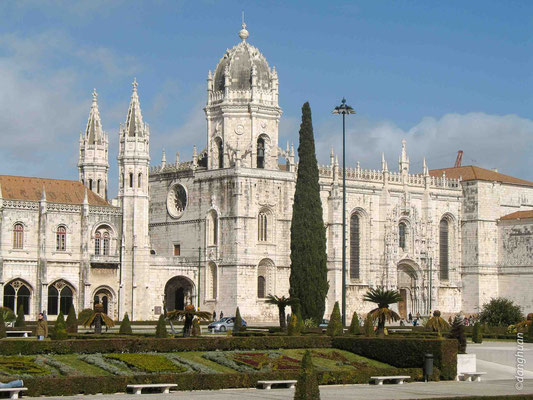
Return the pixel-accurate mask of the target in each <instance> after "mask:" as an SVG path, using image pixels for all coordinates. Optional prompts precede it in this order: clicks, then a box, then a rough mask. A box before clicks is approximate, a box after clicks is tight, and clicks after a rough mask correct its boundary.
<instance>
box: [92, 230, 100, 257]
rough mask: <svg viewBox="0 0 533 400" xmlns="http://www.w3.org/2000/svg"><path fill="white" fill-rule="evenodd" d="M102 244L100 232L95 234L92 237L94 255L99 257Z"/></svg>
mask: <svg viewBox="0 0 533 400" xmlns="http://www.w3.org/2000/svg"><path fill="white" fill-rule="evenodd" d="M101 242H102V235H101V234H100V232H96V235H94V254H95V255H97V256H99V255H100V247H101V244H102V243H101Z"/></svg>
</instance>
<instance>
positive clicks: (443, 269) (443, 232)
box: [439, 218, 449, 280]
mask: <svg viewBox="0 0 533 400" xmlns="http://www.w3.org/2000/svg"><path fill="white" fill-rule="evenodd" d="M439 228H440V229H439V261H440V279H442V280H448V277H449V273H448V260H449V258H448V247H449V235H448V231H449V229H448V228H449V227H448V220H446V219H445V218H443V219H442V220H441V221H440V226H439Z"/></svg>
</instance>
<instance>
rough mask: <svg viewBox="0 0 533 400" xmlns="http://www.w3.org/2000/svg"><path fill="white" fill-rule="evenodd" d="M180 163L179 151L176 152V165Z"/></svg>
mask: <svg viewBox="0 0 533 400" xmlns="http://www.w3.org/2000/svg"><path fill="white" fill-rule="evenodd" d="M179 164H180V153H178V152H176V167H177V166H178V165H179Z"/></svg>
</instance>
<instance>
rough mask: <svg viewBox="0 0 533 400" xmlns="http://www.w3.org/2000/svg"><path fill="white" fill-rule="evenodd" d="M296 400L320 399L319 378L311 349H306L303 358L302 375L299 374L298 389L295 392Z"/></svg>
mask: <svg viewBox="0 0 533 400" xmlns="http://www.w3.org/2000/svg"><path fill="white" fill-rule="evenodd" d="M294 400H320V388H319V387H318V378H317V375H316V372H315V367H314V365H313V359H312V358H311V352H310V351H309V350H306V351H305V354H304V357H303V359H302V366H301V369H300V375H299V376H298V381H297V382H296V391H295V392H294Z"/></svg>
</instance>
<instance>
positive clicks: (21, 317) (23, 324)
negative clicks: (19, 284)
mask: <svg viewBox="0 0 533 400" xmlns="http://www.w3.org/2000/svg"><path fill="white" fill-rule="evenodd" d="M25 327H26V321H25V320H24V307H22V305H20V306H19V311H18V314H17V320H16V321H15V328H25Z"/></svg>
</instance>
